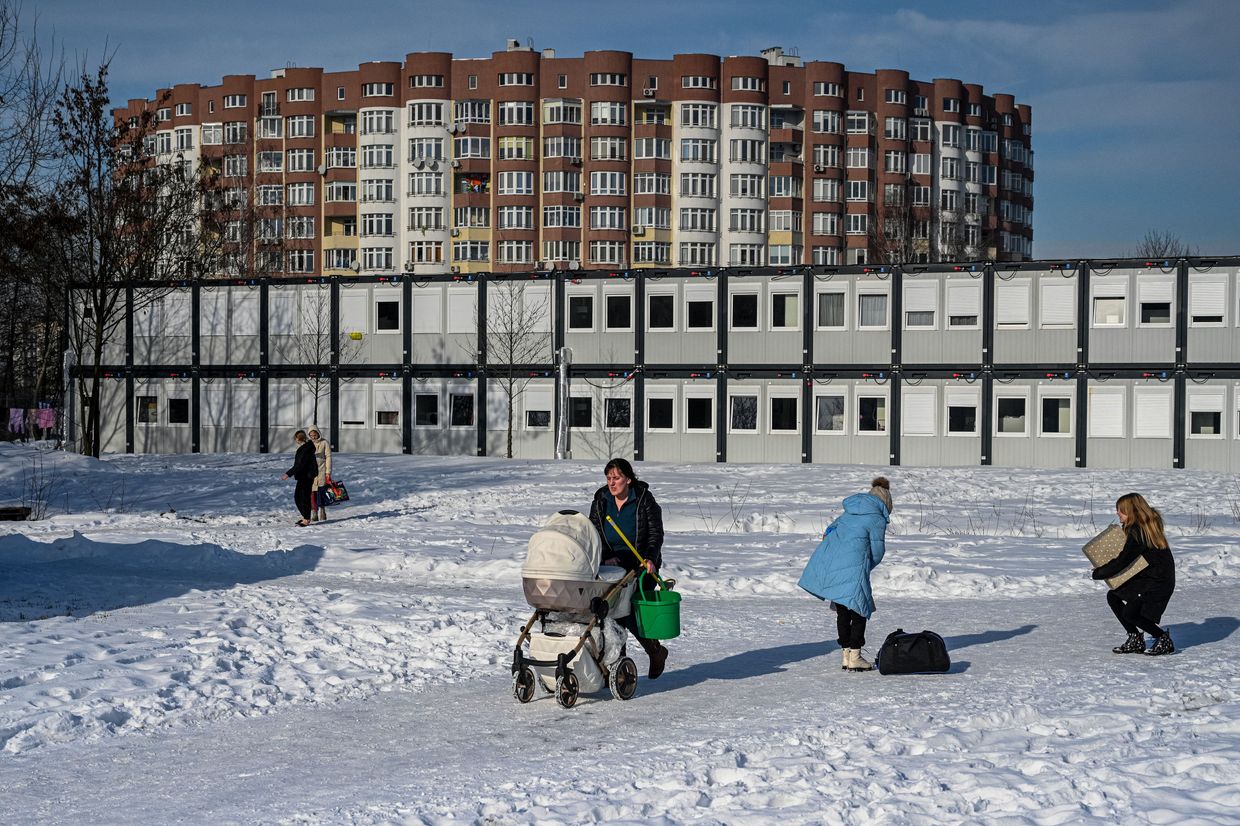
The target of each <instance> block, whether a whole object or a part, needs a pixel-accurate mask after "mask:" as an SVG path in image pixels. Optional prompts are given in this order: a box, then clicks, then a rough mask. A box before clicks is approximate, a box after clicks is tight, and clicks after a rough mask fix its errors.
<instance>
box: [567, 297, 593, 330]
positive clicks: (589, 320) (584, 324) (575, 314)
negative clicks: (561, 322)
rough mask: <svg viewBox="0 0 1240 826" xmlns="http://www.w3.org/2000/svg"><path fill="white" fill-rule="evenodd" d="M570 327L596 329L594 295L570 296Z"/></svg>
mask: <svg viewBox="0 0 1240 826" xmlns="http://www.w3.org/2000/svg"><path fill="white" fill-rule="evenodd" d="M568 329H570V330H584V331H593V330H594V296H592V295H569V296H568Z"/></svg>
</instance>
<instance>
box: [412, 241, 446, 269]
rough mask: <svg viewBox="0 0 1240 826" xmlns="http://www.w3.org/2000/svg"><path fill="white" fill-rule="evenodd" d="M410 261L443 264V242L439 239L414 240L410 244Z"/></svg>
mask: <svg viewBox="0 0 1240 826" xmlns="http://www.w3.org/2000/svg"><path fill="white" fill-rule="evenodd" d="M409 261H410V262H411V263H414V264H442V263H443V244H442V243H440V242H439V241H414V242H413V243H411V244H410V245H409Z"/></svg>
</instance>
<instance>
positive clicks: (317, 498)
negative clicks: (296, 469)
mask: <svg viewBox="0 0 1240 826" xmlns="http://www.w3.org/2000/svg"><path fill="white" fill-rule="evenodd" d="M310 441H311V443H313V444H314V460H315V462H316V463H317V464H318V473H317V475H316V476H315V477H314V490H313V491H312V492H311V499H310V521H311V522H326V521H327V506H326V505H324V504H323V499H322V495H321V493H320V491H321V490H322V488H324V487H326V486H327V480H328V479H330V478H332V446H331V445H330V444H328V442H327V440H326V439H324V438H323V436H322V435H321V434H320V433H319V429H318V427H312V428H310Z"/></svg>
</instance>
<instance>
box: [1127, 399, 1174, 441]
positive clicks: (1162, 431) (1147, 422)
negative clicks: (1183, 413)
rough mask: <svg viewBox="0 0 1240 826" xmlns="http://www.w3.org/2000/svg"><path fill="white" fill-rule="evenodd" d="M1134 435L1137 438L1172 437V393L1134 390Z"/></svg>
mask: <svg viewBox="0 0 1240 826" xmlns="http://www.w3.org/2000/svg"><path fill="white" fill-rule="evenodd" d="M1132 435H1133V438H1136V439H1170V438H1171V393H1170V392H1169V391H1165V390H1155V389H1145V388H1137V389H1136V390H1135V391H1133V425H1132Z"/></svg>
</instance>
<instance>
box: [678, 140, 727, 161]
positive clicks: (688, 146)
mask: <svg viewBox="0 0 1240 826" xmlns="http://www.w3.org/2000/svg"><path fill="white" fill-rule="evenodd" d="M680 160H682V161H694V162H697V163H716V162H717V160H718V156H717V154H716V143H715V141H713V140H706V139H703V138H681V140H680Z"/></svg>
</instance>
